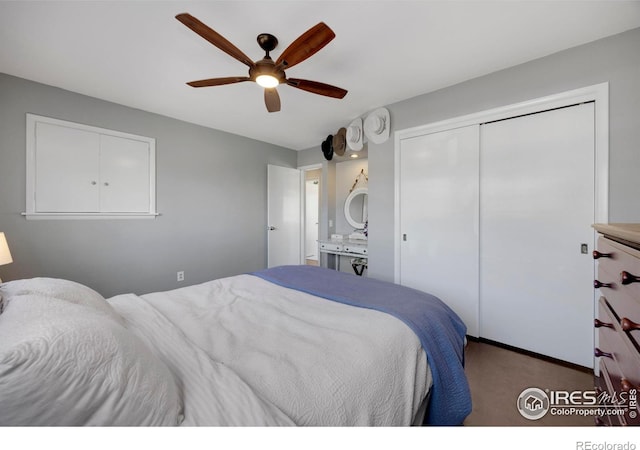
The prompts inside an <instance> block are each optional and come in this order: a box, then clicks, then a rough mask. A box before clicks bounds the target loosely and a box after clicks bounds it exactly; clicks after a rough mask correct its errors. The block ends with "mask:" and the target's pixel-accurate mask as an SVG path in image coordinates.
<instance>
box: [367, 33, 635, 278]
mask: <svg viewBox="0 0 640 450" xmlns="http://www.w3.org/2000/svg"><path fill="white" fill-rule="evenodd" d="M639 49H640V28H636V29H634V30H631V31H628V32H625V33H622V34H619V35H616V36H612V37H610V38H606V39H602V40H599V41H595V42H592V43H589V44H585V45H582V46H579V47H575V48H573V49H569V50H566V51H563V52H559V53H556V54H553V55H550V56H547V57H544V58H541V59H537V60H535V61H531V62H529V63H526V64H522V65H518V66H515V67H512V68H509V69H505V70H502V71H499V72H495V73H492V74H489V75H486V76H483V77H480V78H476V79H473V80H470V81H467V82H464V83H460V84H458V85H455V86H451V87H448V88H446V89H442V90H439V91H436V92H433V93H429V94H426V95H423V96H419V97H414V98H412V99H409V100H406V101H403V102H399V103H395V104H392V105H389V106H387V108H388V109H389V111H390V113H391V124H392V131H395V130H401V129H405V128H410V127H415V126H419V125H424V124H428V123H432V122H436V121H439V120H444V119H448V118H453V117H457V116H461V115H464V114H470V113H474V112H479V111H484V110H487V109H491V108H496V107H499V106H504V105H509V104H513V103H518V102H521V101H526V100H530V99H534V98H538V97H544V96H547V95H551V94H556V93H559V92H564V91H568V90H571V89H577V88H581V87H585V86H590V85H594V84H598V83H602V82H605V81H608V82H609V106H610V111H609V121H610V122H609V130H610V138H609V155H610V156H609V165H610V166H609V167H610V169H609V170H610V172H609V221H610V222H640V195H638V193H640V51H639ZM487 51H490V49H487ZM369 176H370V180H371V182H370V184H369V218H370V220H369V236H370V240H369V276H371V277H374V278H379V279H384V280H389V281H391V280H393V275H394V251H393V238H394V235H393V233H394V229H393V227H394V217H393V213H394V142H393V138H390V139H389V140H388V141H387V142H385V143H384V144H381V145H376V144H372V143H369Z"/></svg>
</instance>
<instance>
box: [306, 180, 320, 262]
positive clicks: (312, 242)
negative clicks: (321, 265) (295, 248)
mask: <svg viewBox="0 0 640 450" xmlns="http://www.w3.org/2000/svg"><path fill="white" fill-rule="evenodd" d="M304 192H305V202H304V228H305V244H304V245H305V250H304V256H305V258H306V259H309V260H313V261H317V260H318V225H319V213H320V210H319V207H320V180H318V179H311V180H306V181H305V191H304Z"/></svg>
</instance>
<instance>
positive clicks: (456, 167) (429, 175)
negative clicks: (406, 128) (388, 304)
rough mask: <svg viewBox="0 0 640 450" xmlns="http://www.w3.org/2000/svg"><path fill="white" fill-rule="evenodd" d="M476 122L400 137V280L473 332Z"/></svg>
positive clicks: (475, 314)
mask: <svg viewBox="0 0 640 450" xmlns="http://www.w3.org/2000/svg"><path fill="white" fill-rule="evenodd" d="M478 145H479V134H478V125H473V126H468V127H464V128H457V129H453V130H448V131H443V132H439V133H433V134H427V135H422V136H417V137H413V138H407V139H402V140H401V141H400V186H399V189H400V230H401V231H400V232H401V233H402V241H401V243H400V280H399V282H400V284H402V285H404V286H409V287H413V288H416V289H419V290H422V291H425V292H429V293H431V294H433V295H435V296H437V297H439V298H440V299H441V300H442V301H444V302H445V303H446V304H447V305H449V306H450V307H451V308H452V309H453V310H454V311H455V312H456V313H457V314H458V315H459V316H460V318H461V319H462V320H463V321H464V322H465V324H466V325H467V334H469V335H471V336H478V159H479V156H478Z"/></svg>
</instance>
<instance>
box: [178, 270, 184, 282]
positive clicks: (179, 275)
mask: <svg viewBox="0 0 640 450" xmlns="http://www.w3.org/2000/svg"><path fill="white" fill-rule="evenodd" d="M178 281H184V270H181V271H180V272H178Z"/></svg>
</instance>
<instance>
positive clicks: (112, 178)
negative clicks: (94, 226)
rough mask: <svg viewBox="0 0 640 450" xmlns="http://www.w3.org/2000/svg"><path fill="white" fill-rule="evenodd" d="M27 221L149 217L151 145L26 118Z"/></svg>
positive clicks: (152, 183) (153, 212) (152, 181)
mask: <svg viewBox="0 0 640 450" xmlns="http://www.w3.org/2000/svg"><path fill="white" fill-rule="evenodd" d="M26 206H27V210H26V213H25V215H26V216H27V218H44V217H46V218H91V217H93V218H113V217H118V218H120V217H125V218H126V217H130V218H134V217H138V218H139V217H149V218H153V217H155V216H156V215H157V214H156V207H155V139H152V138H147V137H143V136H136V135H131V134H127V133H121V132H117V131H112V130H106V129H102V128H97V127H90V126H86V125H80V124H76V123H72V122H67V121H62V120H57V119H52V118H48V117H42V116H36V115H33V114H27V205H26Z"/></svg>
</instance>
